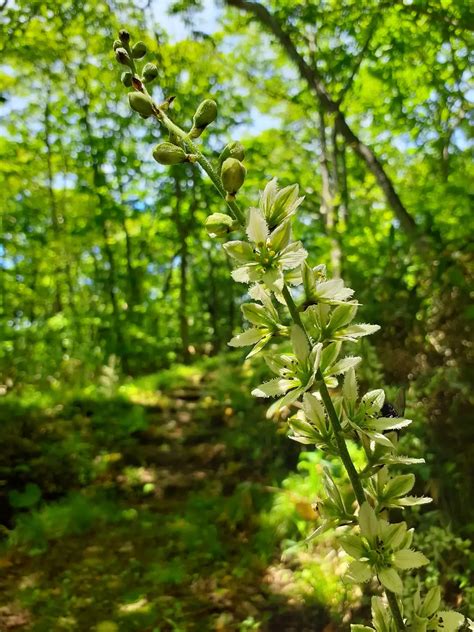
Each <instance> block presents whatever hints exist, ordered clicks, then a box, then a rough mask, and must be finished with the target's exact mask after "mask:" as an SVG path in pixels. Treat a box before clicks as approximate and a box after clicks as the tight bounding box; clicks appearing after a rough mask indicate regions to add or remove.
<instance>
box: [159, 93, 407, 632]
mask: <svg viewBox="0 0 474 632" xmlns="http://www.w3.org/2000/svg"><path fill="white" fill-rule="evenodd" d="M155 109H156V117H157V119H158V120H159V121H161V123H163V125H164V126H165V127H166V128H167V129H168V130H169V131H170V132H172V133H174V134H175V135H176V136H177V137H178V138H179V139H180V140H181V141H182V143H183V144H184V145H185V146H186V147H187V148H188V149H189V150H190V152H192V153H193V154H195V155H196V156H197V162H198V164H199V165H200V166H201V168H202V169H203V171H205V172H206V173H207V175H208V176H209V178H210V179H211V181H212V183H213V184H214V186H215V188H216V189H217V191H218V192H219V194H220V196H221V197H222V198H223V199H224V201H225V203H226V204H227V206H228V207H229V210H230V212H231V214H232V216H233V217H234V219H236V220H237V221H238V222H239V224H240V226H241V227H242V228H245V215H244V213H243V212H242V210H241V209H240V207H239V205H238V204H237V202H235V201H234V200H229V199H227V196H226V192H225V189H224V187H223V186H222V182H221V179H220V177H219V175H218V174H217V173H216V171H215V170H214V168H213V166H212V165H211V163H210V162H209V160H208V159H207V158H206V157H205V156H204V155H203V154H202V152H201V151H200V150H199V148H198V147H197V146H196V145H195V144H194V143H193V142H192V140H191V139H190V138H189V136H188V135H187V134H186V132H185V131H184V130H182V129H181V128H180V127H178V125H176V124H175V123H173V121H172V120H171V119H170V118H169V117H168V116H167V115H166V113H165V112H164V111H163V110H162V109H160V108H159V107H158V106H156V105H155ZM282 293H283V298H284V299H285V303H286V305H287V307H288V310H289V312H290V315H291V317H292V319H293V321H294V322H295V323H296V324H297V325H299V326H300V327H301V329H302V330H303V331H304V333H305V335H306V337H307V338H308V340H309V336H308V334H307V332H306V329H305V327H304V325H303V322H302V320H301V316H300V313H299V311H298V308H297V306H296V303H295V301H294V300H293V297H292V295H291V292H290V290H289V289H288V287H287V286H286V285H284V286H283V291H282ZM316 378H317V380H318V383H319V390H320V393H321V398H322V400H323V403H324V406H325V408H326V411H327V413H328V416H329V420H330V422H331V426H332V429H333V432H334V436H335V438H336V442H337V446H338V450H339V456H340V458H341V461H342V463H343V465H344V467H345V470H346V472H347V475H348V477H349V480H350V482H351V485H352V489H353V490H354V494H355V496H356V499H357V502H358V504H359V506H361V505H362V504H363V503H364V502H365V501H366V497H365V493H364V489H363V487H362V483H361V482H360V479H359V475H358V473H357V470H356V468H355V466H354V463H353V461H352V459H351V456H350V454H349V451H348V449H347V445H346V442H345V440H344V437H343V436H342V427H341V422H340V420H339V416H338V414H337V412H336V409H335V408H334V404H333V403H332V400H331V396H330V394H329V390H328V388H327V386H326V384H325V382H324V377H323V374H322V373H321V369H318V371H317V373H316ZM385 594H386V595H387V601H388V604H389V607H390V610H391V612H392V615H393V618H394V620H395V623H396V625H397V628H398V629H399V630H400V632H405V630H406V627H405V624H404V622H403V618H402V614H401V612H400V607H399V605H398V601H397V598H396V596H395V594H394V593H392V592H390V591H389V590H385Z"/></svg>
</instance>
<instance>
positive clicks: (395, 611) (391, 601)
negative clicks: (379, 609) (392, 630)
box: [385, 590, 406, 632]
mask: <svg viewBox="0 0 474 632" xmlns="http://www.w3.org/2000/svg"><path fill="white" fill-rule="evenodd" d="M385 594H386V595H387V601H388V605H389V606H390V610H391V611H392V615H393V618H394V619H395V623H396V625H397V628H398V629H399V630H400V631H401V632H404V631H405V630H406V626H405V624H404V622H403V617H402V613H401V612H400V607H399V605H398V601H397V598H396V596H395V593H393V592H391V591H390V590H385Z"/></svg>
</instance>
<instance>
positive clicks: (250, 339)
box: [227, 328, 264, 347]
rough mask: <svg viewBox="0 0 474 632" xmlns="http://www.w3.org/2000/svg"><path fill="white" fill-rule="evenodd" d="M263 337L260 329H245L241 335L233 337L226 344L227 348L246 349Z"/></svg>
mask: <svg viewBox="0 0 474 632" xmlns="http://www.w3.org/2000/svg"><path fill="white" fill-rule="evenodd" d="M263 335H264V334H262V330H261V329H256V328H252V329H246V330H245V331H243V332H242V333H241V334H237V336H234V337H233V338H232V339H231V340H230V341H229V342H228V343H227V344H228V345H229V347H247V346H248V345H253V344H255V343H256V342H258V341H259V340H260V339H261V338H262V336H263Z"/></svg>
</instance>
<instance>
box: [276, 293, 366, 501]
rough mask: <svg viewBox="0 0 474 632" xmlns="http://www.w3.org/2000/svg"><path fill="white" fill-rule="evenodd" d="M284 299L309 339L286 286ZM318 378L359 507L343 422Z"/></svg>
mask: <svg viewBox="0 0 474 632" xmlns="http://www.w3.org/2000/svg"><path fill="white" fill-rule="evenodd" d="M283 298H284V299H285V302H286V304H287V306H288V309H289V311H290V314H291V317H292V318H293V320H294V321H295V323H296V324H297V325H299V326H300V327H301V328H302V330H303V331H304V332H305V334H306V337H308V334H307V333H306V331H305V328H304V325H303V323H302V321H301V316H300V313H299V311H298V308H297V307H296V304H295V301H294V300H293V297H292V296H291V292H290V290H289V289H288V287H287V286H286V285H284V286H283ZM316 378H317V380H318V382H319V384H318V386H319V391H320V393H321V398H322V400H323V403H324V406H325V408H326V410H327V413H328V416H329V421H330V422H331V426H332V429H333V432H334V436H335V437H336V442H337V447H338V449H339V456H340V457H341V461H342V462H343V464H344V467H345V468H346V472H347V475H348V477H349V479H350V481H351V484H352V488H353V490H354V494H355V496H356V498H357V502H358V503H359V505H362V503H364V502H365V500H366V499H365V494H364V490H363V488H362V484H361V482H360V479H359V475H358V473H357V470H356V469H355V466H354V463H353V462H352V459H351V456H350V454H349V451H348V449H347V445H346V442H345V440H344V437H343V436H342V428H341V422H340V421H339V417H338V414H337V412H336V409H335V408H334V405H333V403H332V400H331V396H330V395H329V391H328V387H327V386H326V384H325V382H324V377H323V374H322V373H321V369H318V371H317V373H316Z"/></svg>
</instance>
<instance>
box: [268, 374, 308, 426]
mask: <svg viewBox="0 0 474 632" xmlns="http://www.w3.org/2000/svg"><path fill="white" fill-rule="evenodd" d="M296 384H299V381H296ZM303 392H304V390H303V389H302V388H301V387H300V388H294V389H293V390H291V391H290V392H289V393H287V394H286V395H285V396H284V397H282V398H281V399H278V400H277V401H276V402H275V403H274V404H272V405H271V406H270V408H269V409H268V410H267V414H266V416H267V419H270V417H273V415H275V414H276V413H277V412H279V411H280V410H281V409H282V408H283V407H285V406H290V404H293V402H295V401H296V400H297V399H298V398H299V397H300V395H302V394H303Z"/></svg>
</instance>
